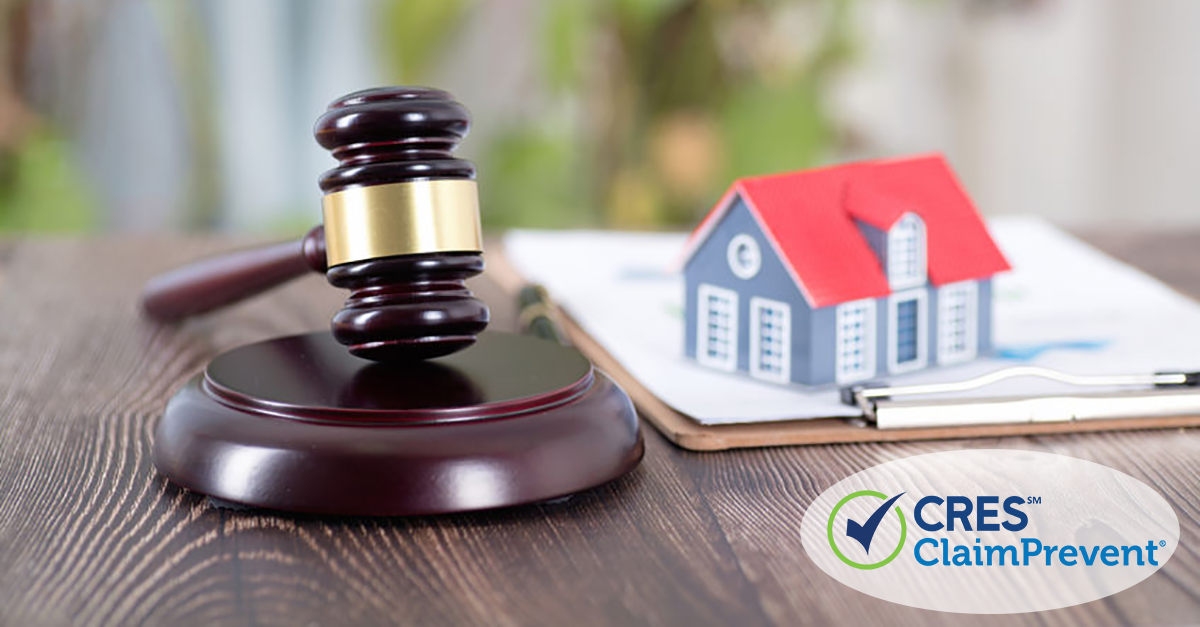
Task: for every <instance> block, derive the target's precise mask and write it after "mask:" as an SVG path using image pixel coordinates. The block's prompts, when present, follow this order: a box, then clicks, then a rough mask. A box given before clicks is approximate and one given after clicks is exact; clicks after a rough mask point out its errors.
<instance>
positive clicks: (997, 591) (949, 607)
mask: <svg viewBox="0 0 1200 627" xmlns="http://www.w3.org/2000/svg"><path fill="white" fill-rule="evenodd" d="M800 538H801V541H802V542H803V544H804V550H805V551H806V552H807V553H808V556H809V557H810V558H812V560H813V561H814V562H816V564H817V566H819V567H820V568H821V570H824V571H825V572H826V573H827V574H828V575H829V576H831V577H833V578H834V579H837V580H838V581H840V582H842V583H844V584H846V585H847V586H850V587H851V588H854V589H856V590H858V591H860V592H865V593H866V594H869V595H871V596H873V597H878V598H880V599H884V600H887V601H892V602H893V603H900V604H903V605H908V606H912V607H919V608H923V609H929V610H939V611H943V612H960V613H971V614H1009V613H1017V612H1035V611H1041V610H1052V609H1055V608H1060V607H1068V606H1071V605H1077V604H1079V603H1086V602H1088V601H1094V600H1096V599H1100V598H1103V597H1106V596H1108V595H1110V594H1114V593H1117V592H1120V591H1121V590H1124V589H1125V588H1128V587H1130V586H1132V585H1134V584H1136V583H1138V582H1140V581H1141V580H1143V579H1145V578H1146V577H1149V576H1150V575H1151V574H1153V573H1154V571H1156V570H1158V569H1159V568H1162V566H1163V564H1165V563H1166V562H1167V560H1168V559H1170V558H1171V555H1172V554H1173V553H1174V552H1175V547H1176V546H1177V545H1178V544H1179V519H1178V518H1176V516H1175V511H1174V510H1172V509H1171V506H1170V504H1168V503H1167V501H1166V500H1165V499H1163V497H1162V496H1160V495H1159V494H1158V492H1155V491H1154V490H1153V489H1152V488H1150V487H1149V486H1147V485H1146V484H1144V483H1142V482H1140V481H1138V480H1137V479H1134V478H1133V477H1130V476H1129V475H1126V474H1124V473H1122V472H1118V471H1116V470H1113V469H1112V468H1108V467H1106V466H1101V465H1100V464H1095V463H1092V462H1088V461H1084V460H1081V459H1075V458H1073V457H1064V456H1062V455H1052V454H1048V453H1036V452H1032V451H1014V450H963V451H947V452H942V453H930V454H927V455H918V456H915V457H909V458H906V459H900V460H896V461H891V462H887V463H884V464H880V465H878V466H875V467H873V468H868V469H866V470H864V471H862V472H859V473H856V474H854V475H852V476H850V477H847V478H846V479H843V480H842V481H840V482H838V483H837V484H836V485H834V486H833V487H831V488H829V489H828V490H826V491H824V492H823V493H821V495H820V496H818V497H817V498H816V499H815V500H814V501H813V502H812V504H811V505H810V506H809V507H808V510H807V511H806V512H805V513H804V518H803V520H802V521H801V524H800Z"/></svg>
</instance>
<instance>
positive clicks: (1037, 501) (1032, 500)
mask: <svg viewBox="0 0 1200 627" xmlns="http://www.w3.org/2000/svg"><path fill="white" fill-rule="evenodd" d="M1025 503H1026V504H1028V505H1041V504H1042V497H1040V496H1030V497H1026V499H1025Z"/></svg>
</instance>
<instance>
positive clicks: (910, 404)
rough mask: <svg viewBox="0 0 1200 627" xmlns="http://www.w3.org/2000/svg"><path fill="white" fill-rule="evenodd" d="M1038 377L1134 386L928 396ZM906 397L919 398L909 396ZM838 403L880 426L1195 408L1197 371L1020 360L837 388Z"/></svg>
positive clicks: (1199, 392) (1199, 401) (1199, 394)
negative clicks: (959, 373)
mask: <svg viewBox="0 0 1200 627" xmlns="http://www.w3.org/2000/svg"><path fill="white" fill-rule="evenodd" d="M1017 377H1036V378H1041V379H1049V380H1051V381H1057V382H1059V383H1065V384H1067V385H1071V386H1076V387H1079V388H1085V389H1086V388H1089V387H1091V388H1097V387H1103V388H1113V387H1122V388H1132V389H1122V390H1111V389H1110V390H1106V391H1101V392H1086V391H1081V392H1078V393H1064V394H1050V395H1036V396H997V397H970V396H952V397H949V398H929V397H936V396H938V395H942V394H949V395H954V394H961V393H964V392H972V391H975V390H979V389H982V388H985V387H987V386H989V385H993V384H995V383H998V382H1000V381H1004V380H1006V379H1013V378H1017ZM904 397H919V398H909V399H905V398H904ZM842 402H844V403H846V404H848V405H854V406H857V407H860V408H861V409H862V411H863V416H864V417H865V418H866V419H867V421H869V422H871V423H874V425H875V427H876V428H878V429H912V428H919V427H949V426H960V425H982V424H1002V423H1024V422H1066V421H1071V420H1103V419H1113V418H1136V417H1152V416H1155V417H1157V416H1185V415H1195V414H1200V372H1170V373H1159V374H1149V375H1089V376H1081V375H1071V374H1066V373H1063V372H1059V371H1057V370H1051V369H1049V368H1040V367H1035V366H1018V367H1014V368H1005V369H1003V370H998V371H996V372H992V373H990V374H986V375H983V376H981V377H977V378H974V379H969V380H966V381H959V382H954V383H933V384H924V385H907V386H897V387H878V386H873V385H872V384H870V383H868V384H862V385H854V386H850V387H846V388H842Z"/></svg>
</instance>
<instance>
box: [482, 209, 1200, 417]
mask: <svg viewBox="0 0 1200 627" xmlns="http://www.w3.org/2000/svg"><path fill="white" fill-rule="evenodd" d="M989 224H990V228H991V230H992V234H993V236H994V237H995V238H996V241H997V243H998V244H999V245H1000V248H1001V250H1002V251H1003V252H1004V254H1005V256H1006V257H1007V258H1008V260H1009V263H1010V264H1012V266H1013V268H1014V270H1013V271H1012V272H1009V273H1004V274H1001V275H998V276H997V277H996V280H995V283H994V294H995V311H994V313H995V317H994V322H995V324H994V326H995V335H994V338H995V344H996V348H997V349H998V351H1001V354H1016V353H1020V352H1029V351H1027V350H1026V349H1028V348H1030V347H1034V348H1037V347H1041V348H1045V349H1046V350H1043V351H1041V352H1040V353H1038V354H1037V355H1036V357H1034V358H1032V359H1021V360H1018V359H995V358H988V359H981V360H977V361H974V362H970V363H968V364H964V365H960V366H954V367H950V368H932V369H929V370H924V371H920V372H916V373H912V374H907V375H902V376H881V377H880V379H883V380H886V381H887V382H888V383H891V384H897V385H899V384H908V383H926V382H942V381H959V380H963V379H968V378H971V377H974V376H978V375H981V374H985V373H987V372H992V371H995V370H998V369H1000V368H1005V367H1009V366H1014V365H1021V364H1032V365H1039V366H1046V367H1049V368H1055V369H1057V370H1061V371H1064V372H1069V373H1072V374H1126V373H1150V372H1155V371H1161V370H1200V332H1198V331H1197V330H1198V329H1200V304H1197V303H1196V302H1194V301H1192V300H1189V299H1188V298H1186V297H1184V296H1182V295H1180V294H1178V293H1177V292H1175V291H1173V290H1172V289H1171V288H1169V287H1167V286H1165V285H1163V284H1162V283H1160V282H1159V281H1157V280H1155V279H1153V278H1152V277H1149V276H1147V275H1146V274H1144V273H1142V272H1140V271H1138V270H1136V269H1134V268H1132V267H1130V266H1128V265H1125V264H1122V263H1120V262H1118V261H1116V260H1114V259H1112V258H1110V257H1107V256H1105V255H1104V254H1102V253H1100V252H1098V251H1096V250H1095V249H1093V248H1091V247H1089V246H1087V245H1086V244H1083V243H1082V242H1080V241H1079V240H1077V239H1075V238H1073V237H1071V236H1069V235H1067V234H1066V233H1063V232H1062V231H1060V230H1058V229H1056V228H1054V227H1053V226H1051V225H1049V224H1048V223H1046V222H1044V221H1042V220H1040V219H1036V218H1025V217H1007V218H996V219H994V220H991V221H990V223H989ZM684 240H685V235H683V234H657V233H656V234H648V233H622V232H603V231H512V232H510V233H509V234H508V235H507V236H506V238H505V241H504V244H505V253H506V255H507V256H508V258H509V260H510V261H511V262H512V264H513V266H514V267H515V268H516V270H517V271H518V272H519V273H521V275H522V276H523V277H524V278H525V279H526V280H528V281H530V282H534V283H541V284H542V285H544V286H545V287H546V289H547V290H548V291H549V292H550V295H551V298H553V299H554V300H555V301H556V302H557V303H558V304H559V305H560V306H562V307H563V308H564V309H565V310H566V311H567V312H568V313H569V314H570V315H571V317H572V318H574V319H575V320H576V321H577V322H578V323H579V325H580V326H581V327H582V328H583V330H584V331H586V332H587V333H588V334H590V335H591V336H592V337H593V338H595V340H596V341H597V342H599V343H600V344H601V345H602V346H604V348H605V349H606V350H608V352H609V353H610V354H612V356H613V357H614V358H616V360H617V361H619V362H620V363H621V364H622V365H623V366H624V367H625V369H626V370H628V371H629V373H630V374H632V375H633V376H634V377H636V378H637V379H638V380H639V381H641V383H642V384H643V385H644V386H645V387H646V388H647V389H648V390H649V391H650V392H651V393H653V394H654V395H655V396H657V397H658V398H660V399H662V400H663V401H664V402H665V403H666V404H668V405H670V406H671V407H673V408H674V409H676V410H677V411H679V412H680V413H682V414H685V415H687V416H691V417H692V418H693V419H695V420H697V421H699V422H700V423H702V424H706V425H716V424H734V423H750V422H766V421H775V420H793V419H801V418H819V417H830V416H855V415H859V414H860V412H859V411H858V410H857V409H856V408H854V407H849V406H845V405H842V404H841V403H840V402H839V400H838V392H837V388H836V387H834V386H828V387H823V388H813V387H806V386H800V385H778V384H772V383H765V382H760V381H757V380H755V379H751V378H749V377H748V376H746V375H744V374H729V373H724V372H718V371H715V370H711V369H709V368H705V367H703V366H700V365H698V364H696V363H694V362H692V361H691V360H688V359H687V358H686V357H684V356H683V281H682V277H681V276H679V275H678V274H677V273H676V272H675V268H676V266H677V264H678V262H679V259H680V255H681V254H682V250H683V244H684ZM1034 352H1036V351H1034ZM1054 386H1055V384H1051V383H1048V382H1038V381H1034V380H1018V381H1009V382H1006V384H1005V385H1003V386H1000V387H999V388H998V389H997V388H989V389H988V395H989V396H991V395H996V394H1031V393H1042V392H1050V391H1054V390H1055V389H1057V388H1055V387H1054Z"/></svg>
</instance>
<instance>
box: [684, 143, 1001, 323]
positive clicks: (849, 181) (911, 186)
mask: <svg viewBox="0 0 1200 627" xmlns="http://www.w3.org/2000/svg"><path fill="white" fill-rule="evenodd" d="M735 193H736V194H738V195H740V196H741V198H742V199H743V200H744V201H745V203H746V206H747V207H748V208H749V209H750V212H751V213H752V214H754V217H755V218H756V219H757V220H758V222H759V224H760V225H761V226H762V229H763V232H764V233H766V235H767V237H768V238H769V239H770V240H771V243H772V244H773V246H774V248H775V251H776V253H777V254H778V255H779V258H780V259H781V260H782V261H783V262H784V265H785V266H787V268H788V270H789V272H791V274H792V278H793V279H795V281H796V284H797V285H798V286H799V287H800V290H801V291H802V292H803V293H804V296H805V298H807V299H808V302H809V304H810V305H812V306H813V307H826V306H829V305H836V304H838V303H843V302H846V301H851V300H858V299H861V298H878V297H881V296H887V295H888V294H890V293H891V290H890V289H889V287H888V281H887V276H886V274H885V273H884V270H883V268H882V267H881V265H880V263H879V260H878V258H876V256H875V253H874V252H873V251H872V250H871V247H870V245H869V244H868V243H867V241H866V239H865V238H864V237H863V234H862V232H861V231H859V229H858V227H857V226H856V225H855V220H859V221H861V222H865V223H867V224H870V225H872V226H874V227H876V228H878V229H881V230H885V231H886V230H887V229H888V228H890V227H891V226H892V225H893V224H895V223H896V221H897V220H899V219H900V216H902V215H904V214H905V213H909V212H911V213H915V214H917V215H918V216H920V217H921V219H922V220H924V222H925V233H926V241H927V247H928V253H927V261H928V264H927V265H928V271H929V280H930V282H931V283H933V284H934V285H945V284H947V283H954V282H956V281H965V280H968V279H982V278H985V277H989V276H991V275H993V274H996V273H997V272H1003V271H1005V270H1008V269H1009V265H1008V262H1007V261H1005V259H1004V255H1002V254H1001V253H1000V250H999V249H998V248H997V247H996V243H995V242H994V241H992V238H991V236H990V235H989V234H988V231H987V227H986V226H985V225H984V223H983V219H982V218H981V217H980V216H979V212H978V211H976V209H975V207H974V205H972V204H971V199H970V198H968V197H967V194H966V193H965V192H964V191H963V189H962V186H961V185H959V183H958V180H957V179H956V178H955V176H954V172H953V171H951V170H950V166H949V165H948V164H947V163H946V160H945V159H944V158H942V157H941V156H940V155H928V156H921V157H911V158H904V159H893V160H887V161H867V162H862V163H852V164H847V165H840V166H833V167H828V168H822V169H819V170H807V171H803V172H791V173H787V174H776V175H771V176H759V177H752V178H745V179H739V180H738V181H736V182H735V183H734V185H733V187H732V188H730V190H729V192H728V193H726V194H725V197H724V198H722V199H721V202H720V203H718V204H717V206H716V208H714V209H713V211H712V212H711V213H709V215H708V217H706V218H705V219H704V221H703V222H701V223H700V226H699V227H698V228H697V229H696V231H695V232H694V233H692V236H691V238H690V239H689V240H688V246H687V249H686V251H685V261H686V259H688V258H690V257H691V255H692V254H693V253H694V252H695V251H696V249H697V248H699V246H700V244H701V243H702V242H703V241H704V240H705V239H706V238H707V237H708V235H709V233H710V232H711V231H712V229H713V227H715V226H716V224H717V223H718V222H719V221H720V218H721V217H722V216H723V215H724V214H725V212H727V211H728V210H729V208H730V207H731V206H732V205H733V202H732V197H733V194H735Z"/></svg>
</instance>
